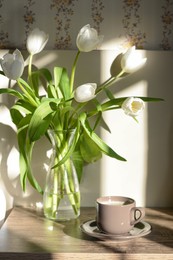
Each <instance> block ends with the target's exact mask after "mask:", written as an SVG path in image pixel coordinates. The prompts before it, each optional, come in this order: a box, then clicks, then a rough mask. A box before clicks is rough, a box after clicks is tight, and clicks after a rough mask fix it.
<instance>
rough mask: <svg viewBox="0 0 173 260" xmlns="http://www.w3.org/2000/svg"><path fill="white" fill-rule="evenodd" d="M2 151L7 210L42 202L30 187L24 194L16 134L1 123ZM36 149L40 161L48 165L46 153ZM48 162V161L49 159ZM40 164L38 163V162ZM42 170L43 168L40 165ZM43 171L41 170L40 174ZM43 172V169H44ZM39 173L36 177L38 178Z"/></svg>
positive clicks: (1, 164) (0, 147)
mask: <svg viewBox="0 0 173 260" xmlns="http://www.w3.org/2000/svg"><path fill="white" fill-rule="evenodd" d="M0 133H1V136H0V151H1V154H0V156H1V163H0V174H1V180H2V183H3V184H2V185H3V186H4V190H5V196H6V201H7V210H8V209H9V208H11V207H12V206H13V203H15V204H23V205H27V206H29V205H32V204H34V205H35V202H37V201H41V200H42V198H41V195H40V194H38V193H37V192H36V191H35V190H34V189H33V188H32V187H31V186H30V185H27V189H26V192H23V191H22V189H21V185H20V176H19V154H18V147H17V137H16V132H15V131H14V130H13V128H12V127H10V126H8V125H4V124H1V123H0ZM40 151H43V146H41V147H40ZM40 151H38V147H37V148H36V153H37V154H39V160H42V161H44V162H45V163H46V159H45V158H44V159H43V158H41V157H44V156H45V154H46V153H44V154H43V153H42V152H40ZM47 160H48V159H47ZM33 161H34V164H35V165H34V168H35V169H37V170H38V167H37V165H38V163H36V158H35V159H34V160H33ZM37 162H38V161H37ZM39 167H40V168H41V166H40V165H39ZM40 171H41V169H39V172H40ZM42 171H43V169H42ZM38 175H39V174H38V171H37V172H36V174H35V176H36V178H38ZM44 176H45V173H44V174H43V177H42V178H40V180H41V185H43V181H44Z"/></svg>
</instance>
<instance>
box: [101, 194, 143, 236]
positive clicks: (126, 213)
mask: <svg viewBox="0 0 173 260" xmlns="http://www.w3.org/2000/svg"><path fill="white" fill-rule="evenodd" d="M144 216H145V209H144V208H142V207H136V202H135V200H134V199H132V198H127V197H122V196H105V197H100V198H98V199H97V200H96V222H97V227H98V228H99V230H100V231H102V232H104V233H109V234H114V235H115V234H116V235H120V234H124V233H128V232H129V231H130V230H131V229H132V228H133V227H134V225H135V224H136V223H138V222H139V221H141V220H142V219H143V218H144Z"/></svg>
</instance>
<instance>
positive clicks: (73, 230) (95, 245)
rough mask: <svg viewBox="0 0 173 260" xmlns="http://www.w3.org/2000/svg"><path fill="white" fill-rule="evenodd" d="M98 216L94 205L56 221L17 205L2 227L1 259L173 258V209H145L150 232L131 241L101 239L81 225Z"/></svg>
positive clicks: (130, 259) (0, 232) (127, 259)
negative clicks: (65, 220) (75, 214)
mask: <svg viewBox="0 0 173 260" xmlns="http://www.w3.org/2000/svg"><path fill="white" fill-rule="evenodd" d="M94 218H95V209H94V208H82V209H81V216H80V217H79V218H78V219H77V220H72V221H68V222H61V223H58V222H54V221H51V220H48V219H45V218H44V217H43V215H42V214H41V213H38V212H35V211H33V210H31V209H28V208H20V207H15V208H14V209H13V210H12V211H11V213H10V215H9V217H8V218H7V220H6V222H5V223H4V225H3V226H2V228H1V230H0V259H2V260H10V259H14V260H15V259H16V260H23V259H26V260H27V259H30V260H35V259H37V260H57V259H61V260H64V259H65V260H68V259H71V260H76V259H82V260H85V259H89V260H90V259H92V260H95V259H98V260H101V259H106V260H114V259H115V260H116V259H119V260H136V259H141V260H145V259H149V260H155V259H163V260H166V259H169V260H173V209H167V208H161V209H158V208H157V209H154V208H152V209H149V208H147V209H146V217H145V219H144V220H145V221H147V222H148V223H149V224H151V226H152V231H151V233H150V234H148V235H146V236H144V237H140V238H135V239H132V240H128V241H114V240H106V241H105V240H104V241H102V240H99V239H96V238H92V237H90V236H88V235H86V234H84V233H83V232H82V231H81V230H80V225H81V224H82V223H83V222H84V221H86V220H89V219H94Z"/></svg>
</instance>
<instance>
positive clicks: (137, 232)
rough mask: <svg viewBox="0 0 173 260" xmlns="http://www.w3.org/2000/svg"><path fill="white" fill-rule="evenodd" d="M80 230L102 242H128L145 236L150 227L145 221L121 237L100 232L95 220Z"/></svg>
mask: <svg viewBox="0 0 173 260" xmlns="http://www.w3.org/2000/svg"><path fill="white" fill-rule="evenodd" d="M80 228H81V230H82V231H83V232H84V233H85V234H87V235H89V236H92V237H95V238H99V239H102V240H105V239H111V240H112V239H113V240H128V239H134V238H136V237H142V236H146V235H148V234H149V233H150V232H151V225H150V224H148V223H147V222H145V221H140V222H138V223H137V224H136V225H135V226H134V227H133V228H132V230H131V231H130V232H129V233H126V234H122V235H112V234H106V233H103V232H101V231H100V230H99V229H98V228H97V225H96V221H95V220H88V221H86V222H84V223H83V224H82V225H81V226H80Z"/></svg>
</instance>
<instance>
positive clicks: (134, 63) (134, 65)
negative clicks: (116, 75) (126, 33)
mask: <svg viewBox="0 0 173 260" xmlns="http://www.w3.org/2000/svg"><path fill="white" fill-rule="evenodd" d="M146 61H147V58H145V57H143V55H142V53H141V52H139V51H136V47H135V46H133V47H131V48H129V49H128V50H127V52H126V53H124V54H123V57H122V59H121V68H122V70H123V71H124V72H126V73H132V72H134V71H136V70H138V69H140V68H141V67H142V66H143V65H144V64H145V63H146Z"/></svg>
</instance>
